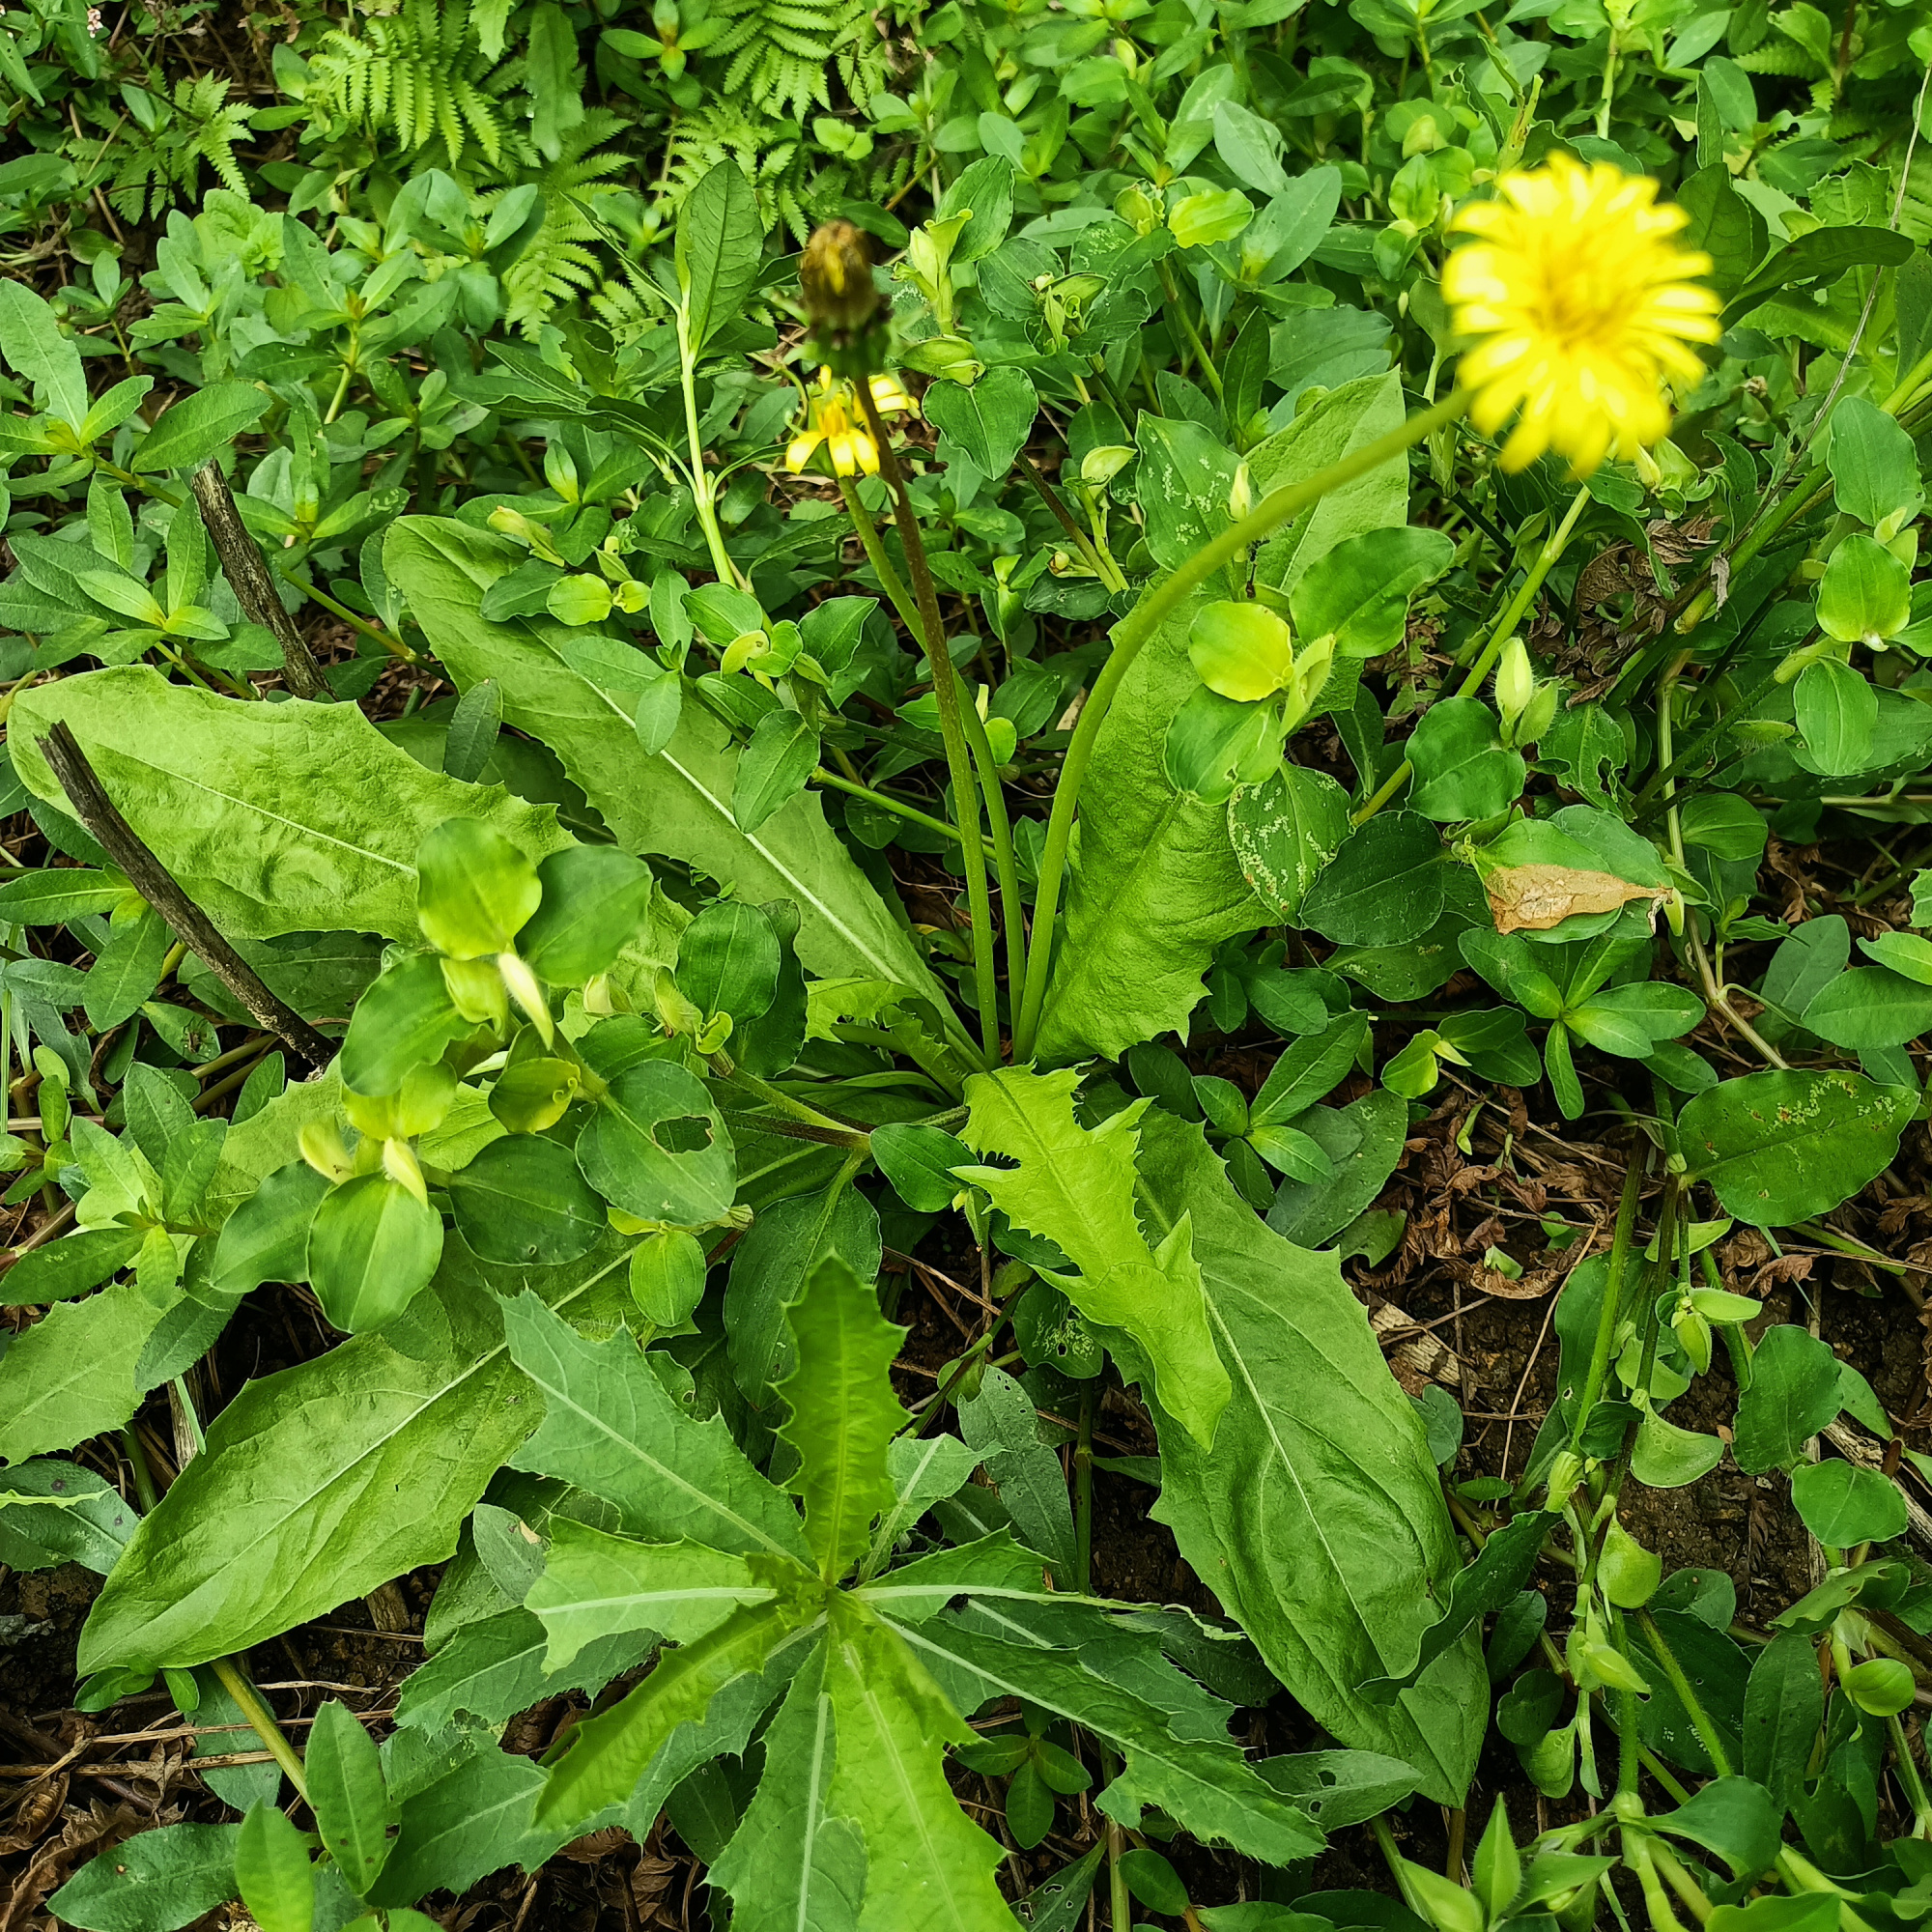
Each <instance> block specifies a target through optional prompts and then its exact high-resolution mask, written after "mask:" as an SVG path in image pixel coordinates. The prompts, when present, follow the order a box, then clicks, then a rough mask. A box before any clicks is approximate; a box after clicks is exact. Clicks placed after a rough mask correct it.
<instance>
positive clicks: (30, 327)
mask: <svg viewBox="0 0 1932 1932" xmlns="http://www.w3.org/2000/svg"><path fill="white" fill-rule="evenodd" d="M0 355H5V356H6V358H7V360H8V362H9V363H10V364H11V365H12V367H13V369H14V372H15V374H17V375H20V376H24V377H25V378H26V380H27V381H28V382H29V383H31V384H33V385H34V387H35V388H36V389H37V390H38V391H39V392H40V397H41V400H42V401H43V403H44V404H45V406H46V408H47V410H48V411H49V412H51V413H52V414H54V415H57V416H59V417H60V418H61V419H62V420H63V421H64V422H67V423H70V424H71V425H72V426H73V427H74V428H75V429H78V428H79V427H80V425H81V424H82V423H84V422H85V421H86V420H87V376H86V372H85V371H84V370H83V369H82V368H81V364H80V350H79V349H78V347H77V346H76V345H75V344H74V342H73V340H72V338H71V336H66V335H63V334H62V333H61V328H60V323H59V322H58V321H57V320H56V319H55V316H54V312H53V310H52V308H50V307H49V306H48V304H47V302H46V300H45V298H43V297H41V296H38V295H36V294H35V293H34V291H33V290H32V289H30V288H29V287H28V286H27V285H26V283H25V282H22V281H11V282H4V283H0Z"/></svg>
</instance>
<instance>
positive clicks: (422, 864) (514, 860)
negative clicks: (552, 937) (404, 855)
mask: <svg viewBox="0 0 1932 1932" xmlns="http://www.w3.org/2000/svg"><path fill="white" fill-rule="evenodd" d="M416 868H417V871H418V874H419V878H418V881H417V886H416V920H417V923H419V924H420V925H421V926H422V929H423V936H424V938H426V939H427V940H428V941H429V943H430V944H431V945H432V946H434V947H435V948H436V949H437V951H438V952H446V953H448V954H449V956H450V957H451V958H452V959H482V958H485V957H487V956H489V955H490V954H493V953H497V952H506V951H507V950H508V948H509V945H510V942H511V940H513V939H514V938H515V937H516V936H517V934H518V933H519V932H520V931H521V930H522V929H523V927H524V924H525V923H526V921H527V920H528V919H529V917H530V915H531V914H532V913H533V912H535V911H536V909H537V902H538V901H539V900H540V899H541V898H542V897H543V886H542V884H541V882H540V881H539V880H538V878H537V868H536V867H534V866H533V865H531V864H530V862H529V861H528V860H527V859H526V858H525V856H524V855H523V853H521V852H520V851H518V850H517V848H516V847H515V846H514V845H512V844H511V843H510V841H509V840H508V839H507V838H504V837H503V835H502V834H501V833H500V832H498V831H497V830H496V829H495V828H494V827H492V826H488V825H485V824H484V823H483V822H482V821H481V820H480V819H475V818H448V819H444V821H443V822H442V823H441V824H440V825H439V826H438V827H437V828H436V830H435V831H434V832H432V833H431V834H430V835H429V837H428V838H425V839H424V840H423V842H422V849H421V851H420V852H418V853H417V855H416Z"/></svg>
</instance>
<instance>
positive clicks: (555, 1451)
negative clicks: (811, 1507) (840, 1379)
mask: <svg viewBox="0 0 1932 1932" xmlns="http://www.w3.org/2000/svg"><path fill="white" fill-rule="evenodd" d="M503 1323H504V1328H505V1332H506V1333H507V1335H508V1337H509V1346H510V1352H511V1354H512V1355H513V1356H514V1357H515V1360H516V1364H517V1366H518V1367H519V1368H520V1369H522V1370H523V1372H524V1374H525V1375H526V1376H527V1377H528V1378H530V1380H531V1381H532V1382H534V1383H535V1384H536V1386H537V1387H538V1388H539V1389H540V1390H542V1392H543V1397H544V1416H543V1422H542V1425H541V1427H539V1428H538V1430H537V1431H536V1433H535V1434H534V1435H532V1436H531V1437H530V1439H529V1440H528V1442H526V1443H525V1444H524V1445H523V1448H522V1450H521V1452H520V1453H519V1455H518V1456H517V1457H516V1459H515V1460H516V1463H517V1466H518V1467H519V1468H524V1469H533V1470H536V1471H538V1472H539V1473H541V1474H543V1475H554V1476H561V1477H563V1478H564V1479H565V1480H566V1481H569V1482H572V1483H575V1484H576V1485H577V1486H578V1488H580V1489H584V1490H588V1491H589V1492H591V1494H592V1495H597V1496H602V1497H603V1498H604V1499H605V1501H607V1502H610V1503H614V1504H615V1505H616V1506H617V1509H618V1510H619V1512H620V1513H621V1514H622V1516H623V1520H624V1526H625V1528H626V1529H628V1530H629V1531H630V1532H631V1533H632V1534H634V1535H638V1536H647V1537H650V1538H652V1539H653V1540H654V1541H661V1542H666V1543H670V1542H676V1541H677V1540H679V1539H680V1538H683V1537H690V1538H691V1539H692V1540H694V1541H696V1542H700V1543H707V1544H709V1545H711V1546H712V1548H717V1549H731V1550H737V1551H739V1552H741V1553H745V1554H750V1553H753V1552H756V1553H758V1554H761V1555H767V1556H790V1557H794V1558H796V1559H798V1560H799V1561H801V1562H802V1561H804V1560H805V1555H806V1543H805V1537H804V1535H803V1534H802V1532H801V1531H800V1528H799V1521H798V1513H797V1511H796V1509H795V1508H794V1507H793V1505H792V1503H791V1500H790V1498H789V1497H787V1496H786V1495H785V1493H784V1492H783V1491H782V1490H780V1489H777V1488H775V1487H774V1486H773V1485H772V1484H770V1483H768V1482H767V1481H766V1480H765V1479H764V1477H763V1476H761V1475H760V1474H759V1473H758V1472H757V1470H755V1469H754V1468H753V1466H752V1465H751V1463H749V1462H748V1461H747V1460H746V1457H745V1454H744V1452H743V1451H742V1450H741V1449H740V1448H739V1447H738V1445H737V1444H736V1443H735V1442H733V1441H732V1439H731V1432H730V1431H729V1429H727V1428H726V1427H725V1421H724V1418H723V1417H722V1416H714V1417H713V1418H712V1419H711V1420H710V1421H709V1422H694V1421H693V1420H692V1419H691V1417H690V1416H688V1415H686V1414H685V1413H683V1411H682V1410H680V1409H679V1408H678V1407H677V1406H676V1405H675V1404H674V1403H673V1402H672V1401H671V1399H670V1397H669V1396H668V1394H667V1393H666V1392H665V1387H664V1384H663V1383H662V1382H660V1381H659V1380H658V1378H657V1377H656V1376H655V1375H654V1374H653V1373H652V1371H651V1368H650V1365H649V1364H648V1363H647V1362H646V1361H645V1359H644V1358H643V1356H642V1355H640V1354H639V1352H638V1346H637V1344H636V1343H635V1342H634V1341H633V1340H632V1339H631V1337H630V1336H629V1335H628V1334H627V1333H622V1332H620V1333H618V1334H616V1335H614V1336H612V1337H611V1339H610V1340H609V1341H607V1342H592V1341H588V1340H586V1339H585V1338H584V1337H583V1336H582V1335H580V1334H579V1333H578V1332H577V1331H576V1330H575V1329H574V1328H572V1327H571V1326H570V1325H569V1323H568V1322H566V1321H561V1320H559V1319H558V1318H557V1317H556V1316H555V1315H554V1314H553V1313H552V1311H551V1310H550V1309H548V1308H547V1307H545V1305H544V1304H543V1302H542V1301H541V1300H540V1299H539V1298H538V1297H537V1296H536V1295H534V1294H527V1293H526V1294H523V1295H519V1296H518V1297H517V1298H516V1299H515V1300H513V1301H510V1302H508V1303H506V1304H505V1307H504V1311H503Z"/></svg>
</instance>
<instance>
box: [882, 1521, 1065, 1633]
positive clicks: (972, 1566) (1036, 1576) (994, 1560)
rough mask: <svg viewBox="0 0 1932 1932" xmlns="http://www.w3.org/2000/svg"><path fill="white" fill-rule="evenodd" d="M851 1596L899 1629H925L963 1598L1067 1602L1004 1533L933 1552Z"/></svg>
mask: <svg viewBox="0 0 1932 1932" xmlns="http://www.w3.org/2000/svg"><path fill="white" fill-rule="evenodd" d="M855 1594H856V1595H857V1596H858V1598H859V1600H860V1601H861V1602H862V1603H864V1604H865V1605H867V1607H868V1608H871V1609H874V1610H877V1611H878V1612H879V1614H880V1615H881V1616H887V1617H891V1618H893V1619H894V1620H895V1622H897V1623H902V1624H906V1623H910V1624H916V1623H923V1622H924V1621H925V1619H926V1618H927V1617H930V1616H935V1615H937V1614H938V1613H939V1611H941V1610H943V1609H944V1608H945V1607H946V1605H948V1604H949V1603H951V1602H952V1599H953V1598H955V1597H961V1596H971V1597H974V1598H982V1597H985V1598H1017V1599H1020V1600H1022V1601H1025V1602H1028V1603H1038V1604H1055V1603H1065V1602H1066V1601H1067V1600H1066V1598H1065V1596H1063V1595H1062V1594H1061V1593H1060V1592H1058V1591H1056V1590H1055V1589H1054V1588H1053V1587H1052V1585H1051V1584H1050V1583H1049V1582H1048V1580H1047V1577H1046V1566H1045V1565H1044V1564H1043V1563H1042V1562H1041V1561H1040V1559H1039V1557H1038V1555H1037V1553H1036V1552H1035V1551H1033V1550H1031V1549H1026V1548H1022V1547H1021V1546H1020V1545H1019V1544H1017V1543H1015V1542H1014V1541H1013V1538H1012V1532H1011V1531H1010V1530H1006V1529H996V1530H995V1531H994V1532H993V1533H992V1535H991V1536H981V1537H979V1538H977V1539H976V1540H975V1541H973V1542H972V1543H967V1544H962V1545H960V1546H959V1547H958V1548H952V1549H935V1550H932V1551H930V1552H929V1553H928V1554H926V1555H924V1556H921V1557H917V1558H915V1559H914V1560H913V1561H912V1562H910V1563H904V1564H901V1565H900V1566H899V1568H898V1569H896V1570H895V1571H893V1573H892V1574H891V1575H890V1576H887V1577H880V1578H879V1580H878V1581H877V1582H875V1583H867V1584H864V1585H862V1586H861V1588H860V1589H859V1590H858V1591H857V1592H855Z"/></svg>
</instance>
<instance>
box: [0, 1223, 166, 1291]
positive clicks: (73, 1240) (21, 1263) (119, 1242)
mask: <svg viewBox="0 0 1932 1932" xmlns="http://www.w3.org/2000/svg"><path fill="white" fill-rule="evenodd" d="M144 1238H145V1237H144V1236H143V1235H142V1233H141V1230H140V1229H138V1228H120V1227H114V1228H83V1229H82V1230H81V1231H80V1232H79V1233H78V1234H73V1235H68V1236H63V1237H62V1238H61V1239H60V1240H58V1241H50V1242H48V1243H47V1245H46V1246H45V1247H43V1248H35V1249H34V1250H33V1251H32V1252H31V1253H29V1254H24V1255H22V1256H21V1257H20V1259H19V1260H18V1261H17V1262H15V1263H14V1265H13V1266H12V1267H10V1268H9V1269H8V1270H7V1272H6V1273H5V1274H4V1275H0V1307H6V1308H22V1307H32V1306H34V1305H35V1304H36V1303H38V1302H43V1301H66V1300H68V1299H69V1298H70V1297H71V1296H72V1295H76V1294H85V1293H87V1292H88V1290H89V1289H91V1288H99V1286H100V1284H101V1283H102V1282H103V1281H105V1280H106V1279H107V1277H108V1276H109V1275H111V1274H113V1273H114V1272H115V1271H116V1270H117V1269H118V1268H123V1267H125V1266H127V1264H128V1263H129V1262H131V1261H132V1260H133V1259H134V1257H135V1256H136V1255H137V1254H138V1253H139V1252H140V1248H141V1242H142V1240H143V1239H144Z"/></svg>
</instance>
